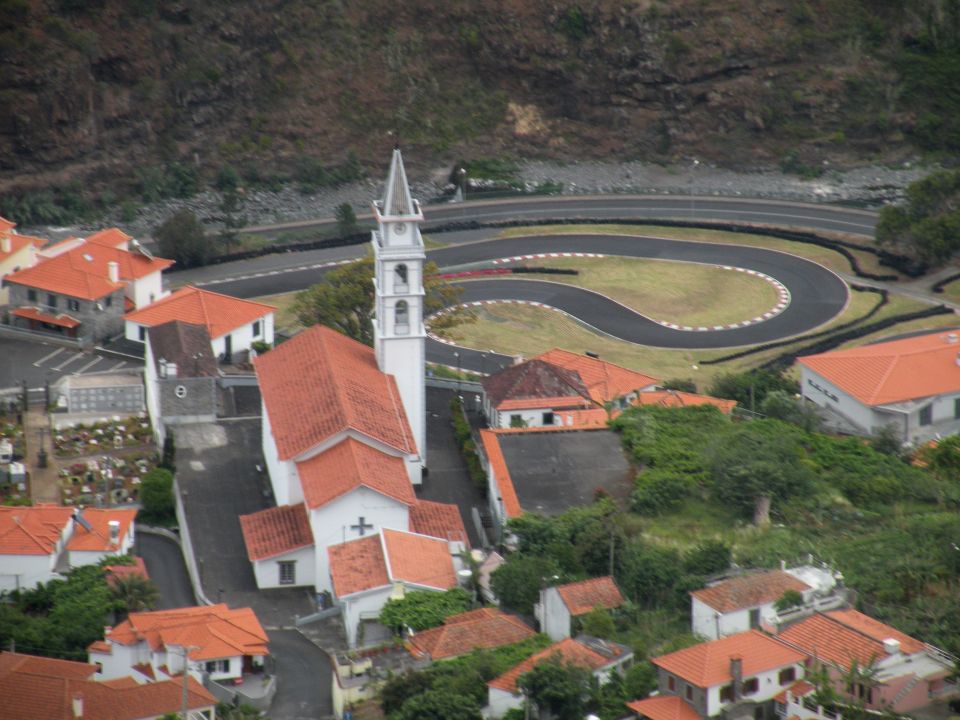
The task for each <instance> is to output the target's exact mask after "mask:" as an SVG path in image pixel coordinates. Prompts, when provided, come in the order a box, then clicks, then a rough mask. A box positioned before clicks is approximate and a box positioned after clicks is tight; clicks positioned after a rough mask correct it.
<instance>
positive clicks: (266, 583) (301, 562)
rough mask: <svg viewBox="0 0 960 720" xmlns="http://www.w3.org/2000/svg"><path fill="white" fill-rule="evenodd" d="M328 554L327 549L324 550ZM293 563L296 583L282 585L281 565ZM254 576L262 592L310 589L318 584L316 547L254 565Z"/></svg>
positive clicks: (271, 558)
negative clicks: (284, 589) (280, 589)
mask: <svg viewBox="0 0 960 720" xmlns="http://www.w3.org/2000/svg"><path fill="white" fill-rule="evenodd" d="M323 551H324V552H326V548H324V549H323ZM282 562H293V563H296V564H295V566H294V582H293V583H284V584H281V583H280V563H282ZM253 574H254V576H255V577H256V579H257V587H258V588H260V589H261V590H264V589H267V588H281V587H310V586H312V585H313V584H314V583H315V582H316V577H317V576H316V558H315V557H314V546H313V545H311V546H310V547H304V548H298V549H297V550H292V551H290V552H288V553H283V554H282V555H275V556H273V557H270V558H265V559H263V560H256V561H254V563H253Z"/></svg>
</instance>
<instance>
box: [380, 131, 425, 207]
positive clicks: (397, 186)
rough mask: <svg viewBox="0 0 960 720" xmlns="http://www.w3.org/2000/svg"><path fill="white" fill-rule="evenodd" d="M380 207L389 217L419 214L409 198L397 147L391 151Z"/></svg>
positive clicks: (408, 186) (408, 190)
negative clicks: (388, 170) (385, 185)
mask: <svg viewBox="0 0 960 720" xmlns="http://www.w3.org/2000/svg"><path fill="white" fill-rule="evenodd" d="M381 207H382V212H383V214H384V215H387V216H389V217H397V216H404V215H419V214H420V208H419V207H418V206H415V204H414V201H413V198H412V197H411V196H410V185H409V184H408V183H407V173H406V171H405V170H404V169H403V156H402V155H401V154H400V148H399V147H397V148H394V150H393V158H392V159H391V160H390V173H389V175H387V187H386V189H385V192H384V198H383V204H382V205H381Z"/></svg>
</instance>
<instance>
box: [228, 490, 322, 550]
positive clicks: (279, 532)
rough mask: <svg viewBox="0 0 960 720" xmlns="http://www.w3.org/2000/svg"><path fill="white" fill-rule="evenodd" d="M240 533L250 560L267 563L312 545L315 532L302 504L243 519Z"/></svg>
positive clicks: (241, 518)
mask: <svg viewBox="0 0 960 720" xmlns="http://www.w3.org/2000/svg"><path fill="white" fill-rule="evenodd" d="M240 529H241V531H242V532H243V543H244V545H246V547H247V557H248V558H250V560H264V559H266V558H271V557H275V556H277V555H283V554H284V553H288V552H290V551H291V550H296V549H298V548H302V547H309V546H310V545H313V531H312V530H311V529H310V520H309V518H308V517H307V509H306V507H305V506H304V504H303V503H298V504H296V505H281V506H280V507H274V508H268V509H267V510H261V511H260V512H255V513H251V514H250V515H241V516H240Z"/></svg>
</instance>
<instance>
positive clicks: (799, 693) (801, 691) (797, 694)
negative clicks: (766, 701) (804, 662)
mask: <svg viewBox="0 0 960 720" xmlns="http://www.w3.org/2000/svg"><path fill="white" fill-rule="evenodd" d="M813 690H814V687H813V685H811V684H810V683H808V682H807V681H806V680H797V681H796V682H795V683H794V684H793V685H791V686H790V687H788V688H785V689H784V690H783V692H779V693H777V694H776V695H774V696H773V699H774V700H775V701H776V702H778V703H785V702H786V701H787V693H788V692H790V693H793V697H794V698H802V697H803V696H804V695H807V694H809V693H811V692H813Z"/></svg>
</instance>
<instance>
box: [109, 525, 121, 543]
mask: <svg viewBox="0 0 960 720" xmlns="http://www.w3.org/2000/svg"><path fill="white" fill-rule="evenodd" d="M107 526H108V527H109V528H110V544H111V545H119V544H120V521H119V520H110V521H109V522H108V523H107Z"/></svg>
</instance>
